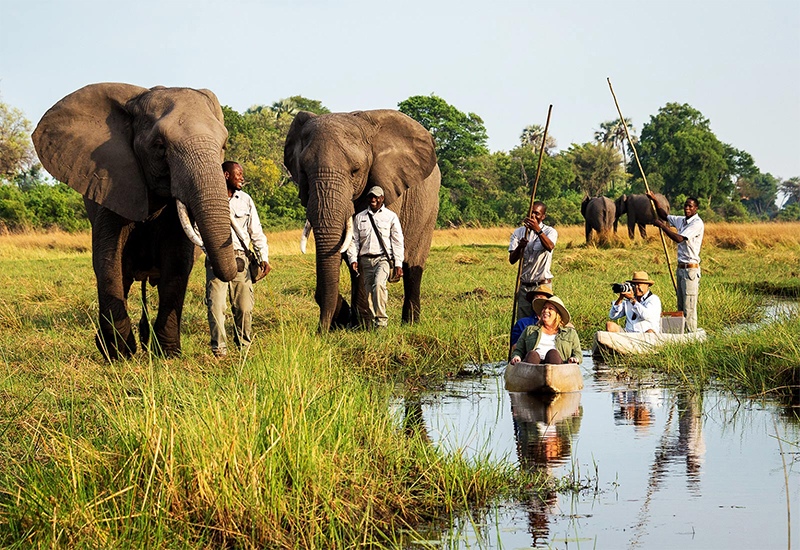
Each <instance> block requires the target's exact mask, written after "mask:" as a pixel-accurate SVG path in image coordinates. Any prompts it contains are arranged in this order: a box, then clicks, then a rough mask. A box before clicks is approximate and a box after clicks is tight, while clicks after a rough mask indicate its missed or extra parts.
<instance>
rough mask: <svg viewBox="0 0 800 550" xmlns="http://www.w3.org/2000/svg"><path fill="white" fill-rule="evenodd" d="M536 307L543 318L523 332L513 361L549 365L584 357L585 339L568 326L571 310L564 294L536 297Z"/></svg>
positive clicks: (512, 362)
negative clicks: (582, 344) (565, 304)
mask: <svg viewBox="0 0 800 550" xmlns="http://www.w3.org/2000/svg"><path fill="white" fill-rule="evenodd" d="M533 310H534V311H535V312H536V314H537V315H538V316H539V322H538V323H536V324H535V325H529V326H528V327H526V328H525V330H524V331H523V332H522V336H520V337H519V340H517V344H516V345H515V346H514V352H513V353H512V354H511V364H512V365H514V364H516V363H519V362H520V361H525V362H526V363H533V364H539V363H541V364H548V365H561V364H563V363H580V362H581V361H582V360H583V355H582V354H581V342H580V340H579V339H578V332H577V331H576V330H575V329H574V328H573V327H568V326H566V325H567V324H568V323H569V311H567V308H566V307H564V302H562V301H561V298H559V297H558V296H551V297H549V298H536V299H535V300H534V301H533Z"/></svg>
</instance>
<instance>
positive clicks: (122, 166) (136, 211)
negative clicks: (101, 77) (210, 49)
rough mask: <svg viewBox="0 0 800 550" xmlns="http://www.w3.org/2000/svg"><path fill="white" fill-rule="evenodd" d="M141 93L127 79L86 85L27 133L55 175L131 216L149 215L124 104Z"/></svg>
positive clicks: (130, 217) (118, 211) (144, 216)
mask: <svg viewBox="0 0 800 550" xmlns="http://www.w3.org/2000/svg"><path fill="white" fill-rule="evenodd" d="M145 92H147V88H140V87H139V86H132V85H130V84H117V83H105V84H90V85H89V86H85V87H83V88H81V89H80V90H78V91H76V92H73V93H71V94H69V95H68V96H66V97H65V98H64V99H62V100H61V101H59V102H58V103H56V104H55V105H53V107H51V108H50V110H48V111H47V112H46V113H45V114H44V116H43V117H42V120H40V121H39V124H38V125H37V126H36V130H34V132H33V135H32V136H31V137H32V139H33V144H34V147H35V148H36V153H37V154H38V155H39V160H40V161H41V162H42V165H43V166H44V167H45V169H46V170H47V171H48V172H50V174H52V176H53V177H54V178H56V179H57V180H59V181H63V182H64V183H66V184H67V185H69V186H70V187H72V188H73V189H75V190H76V191H78V192H79V193H81V194H82V195H83V196H84V197H86V198H87V199H89V200H91V201H93V202H96V203H97V204H100V205H102V206H104V207H105V208H108V209H109V210H113V211H114V212H116V213H117V214H119V215H120V216H123V217H125V218H127V219H129V220H134V221H140V220H144V219H145V218H146V217H147V215H148V197H147V184H146V180H145V176H144V173H143V172H142V168H141V166H140V165H139V161H138V159H137V158H136V155H135V154H134V151H133V121H132V119H131V116H130V114H129V111H128V109H127V107H126V105H127V103H128V102H129V101H130V100H131V99H133V98H135V97H137V96H139V95H141V94H142V93H145Z"/></svg>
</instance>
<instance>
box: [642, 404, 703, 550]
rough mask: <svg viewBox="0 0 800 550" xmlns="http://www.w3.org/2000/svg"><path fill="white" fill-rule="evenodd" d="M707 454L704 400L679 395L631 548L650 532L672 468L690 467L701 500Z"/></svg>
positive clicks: (657, 454)
mask: <svg viewBox="0 0 800 550" xmlns="http://www.w3.org/2000/svg"><path fill="white" fill-rule="evenodd" d="M676 406H677V409H678V434H677V435H675V433H674V430H673V429H672V423H673V418H674V413H675V408H676ZM705 453H706V446H705V442H704V441H703V398H702V395H701V394H699V393H697V392H689V391H679V392H677V394H676V397H675V400H674V401H673V403H672V405H671V406H670V409H669V415H668V417H667V422H666V424H665V425H664V433H663V435H662V436H661V440H660V441H659V444H658V447H657V448H656V452H655V458H654V459H653V464H652V465H651V467H650V478H649V481H648V484H647V495H646V496H645V499H644V502H643V504H642V508H641V510H640V511H639V516H638V518H637V519H638V520H637V523H636V527H635V529H634V531H633V535H632V537H631V541H630V547H631V548H634V547H636V546H638V544H639V543H640V540H641V536H642V535H643V534H644V533H646V532H647V525H648V523H649V521H650V504H651V502H652V501H653V497H654V495H655V494H656V492H657V491H658V490H659V488H660V485H661V482H662V481H663V480H664V479H666V478H667V477H668V476H669V474H668V470H669V466H670V465H671V464H680V463H681V462H685V463H686V478H687V484H688V487H689V491H690V492H691V493H692V496H694V497H696V498H697V497H700V496H701V493H700V466H701V465H702V463H703V460H704V455H705Z"/></svg>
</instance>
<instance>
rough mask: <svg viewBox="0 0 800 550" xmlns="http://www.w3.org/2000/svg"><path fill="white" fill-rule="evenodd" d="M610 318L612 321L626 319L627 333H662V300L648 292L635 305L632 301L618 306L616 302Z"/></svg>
mask: <svg viewBox="0 0 800 550" xmlns="http://www.w3.org/2000/svg"><path fill="white" fill-rule="evenodd" d="M608 317H609V319H611V320H612V321H613V320H614V319H620V318H622V317H625V318H626V319H625V332H647V331H648V330H650V329H653V331H654V332H661V298H659V297H658V296H656V295H655V294H653V293H652V292H650V291H649V290H648V291H647V293H646V294H645V295H644V296H642V298H641V299H640V300H637V301H636V303H635V304H632V303H631V301H630V300H622V303H621V304H617V303H616V300H614V302H613V303H612V304H611V311H610V312H609V313H608Z"/></svg>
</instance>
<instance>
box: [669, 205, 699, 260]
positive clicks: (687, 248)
mask: <svg viewBox="0 0 800 550" xmlns="http://www.w3.org/2000/svg"><path fill="white" fill-rule="evenodd" d="M667 220H668V221H669V223H670V224H672V226H673V227H674V228H675V229H677V230H678V235H680V236H681V237H684V238H685V239H686V240H685V241H683V242H680V243H678V263H679V264H699V263H700V245H702V244H703V233H705V230H706V225H705V224H704V223H703V220H701V219H700V216H698V215H697V214H695V215H694V216H692V217H691V218H688V219H687V218H686V216H672V215H670V216H667Z"/></svg>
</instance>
